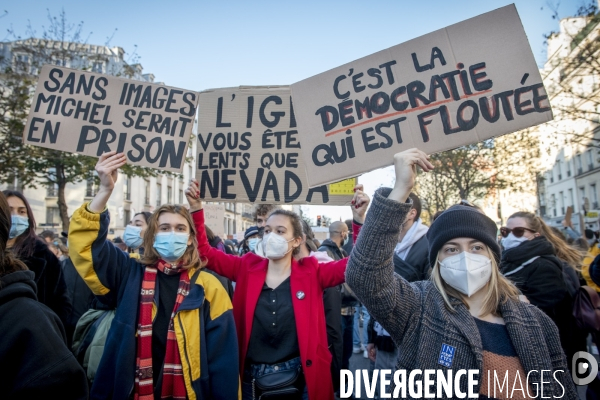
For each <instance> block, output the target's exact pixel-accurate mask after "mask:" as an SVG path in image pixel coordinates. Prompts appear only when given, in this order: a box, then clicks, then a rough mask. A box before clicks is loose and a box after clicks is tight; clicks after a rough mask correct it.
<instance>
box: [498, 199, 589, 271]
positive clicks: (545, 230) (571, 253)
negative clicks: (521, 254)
mask: <svg viewBox="0 0 600 400" xmlns="http://www.w3.org/2000/svg"><path fill="white" fill-rule="evenodd" d="M511 218H523V219H524V220H525V221H527V225H529V226H526V227H525V228H529V229H533V230H534V231H536V232H537V233H539V234H540V235H542V236H544V237H545V238H546V239H548V241H549V242H550V243H552V246H554V250H556V257H558V258H559V259H561V260H562V261H564V262H566V263H567V264H569V265H570V266H571V267H573V268H575V269H579V268H580V267H581V263H582V261H583V254H582V253H581V252H580V251H579V250H577V249H575V248H573V247H571V246H569V244H568V243H567V242H566V241H565V240H564V239H563V238H562V237H560V236H558V235H557V234H556V233H554V231H553V230H552V228H551V227H549V226H548V225H547V224H546V223H545V222H544V220H543V219H541V218H540V217H538V216H537V215H535V214H533V213H530V212H526V211H519V212H516V213H514V214H513V215H511V216H510V217H508V219H511Z"/></svg>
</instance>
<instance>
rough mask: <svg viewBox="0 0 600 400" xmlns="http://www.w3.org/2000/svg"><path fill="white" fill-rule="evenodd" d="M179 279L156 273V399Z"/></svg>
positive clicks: (154, 364)
mask: <svg viewBox="0 0 600 400" xmlns="http://www.w3.org/2000/svg"><path fill="white" fill-rule="evenodd" d="M185 273H187V272H185ZM180 278H181V276H180V274H175V275H167V274H164V273H162V272H160V271H157V272H156V281H157V282H156V290H157V294H156V295H157V297H158V304H157V305H156V317H155V318H154V321H153V323H152V379H154V388H155V389H154V394H155V395H156V393H158V398H160V394H161V389H162V378H161V377H162V369H163V368H162V367H163V362H164V361H165V351H166V349H167V332H168V331H169V322H170V321H171V314H173V307H175V300H177V289H179V279H180ZM159 378H161V379H159Z"/></svg>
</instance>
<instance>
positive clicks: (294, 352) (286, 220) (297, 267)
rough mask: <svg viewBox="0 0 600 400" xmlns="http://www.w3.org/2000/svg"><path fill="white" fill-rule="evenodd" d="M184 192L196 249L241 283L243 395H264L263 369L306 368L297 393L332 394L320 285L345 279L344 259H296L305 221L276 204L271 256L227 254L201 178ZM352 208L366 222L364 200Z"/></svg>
mask: <svg viewBox="0 0 600 400" xmlns="http://www.w3.org/2000/svg"><path fill="white" fill-rule="evenodd" d="M186 196H187V199H188V202H189V203H190V211H191V212H192V216H193V218H194V222H195V224H196V229H197V231H198V232H199V237H198V250H199V252H200V254H201V256H202V257H203V258H205V259H206V260H207V267H208V268H210V269H211V270H213V271H215V272H216V273H218V274H220V275H223V276H225V277H227V278H229V279H231V280H232V281H234V282H236V287H235V295H234V297H233V314H234V318H235V322H236V328H237V333H238V343H239V349H240V374H241V377H242V382H243V383H242V398H243V399H244V400H245V399H252V398H253V397H255V398H259V396H260V390H259V388H258V385H257V383H256V382H254V381H255V380H256V379H258V378H260V377H261V376H263V375H265V374H269V373H274V372H277V373H281V371H284V370H289V369H301V371H302V372H303V374H300V379H299V381H298V390H299V392H300V395H299V396H298V397H297V398H304V399H306V398H307V395H308V398H309V399H310V400H331V399H333V386H332V382H331V374H330V364H331V353H330V352H329V350H328V344H327V332H326V327H325V314H324V310H323V290H324V289H327V288H329V287H333V286H336V285H339V284H341V283H343V282H344V280H345V278H344V273H345V271H346V263H347V259H343V260H340V261H334V262H329V263H319V262H318V261H317V260H316V259H315V258H314V257H305V258H303V259H301V260H299V261H296V260H294V258H293V257H292V255H293V254H295V253H297V252H298V251H299V246H300V244H301V243H302V227H301V225H300V219H299V217H298V215H297V214H295V213H293V212H290V211H286V210H276V211H275V212H273V213H272V214H271V215H270V216H269V219H268V220H267V225H266V226H265V231H264V237H263V241H262V245H263V246H264V250H265V255H266V257H267V258H263V257H260V256H257V255H256V254H254V253H247V254H245V255H244V256H243V257H237V256H233V255H228V254H225V253H223V252H220V251H218V250H216V249H214V248H212V247H210V245H209V244H208V241H207V240H206V235H205V233H204V232H205V230H204V212H203V211H202V201H201V200H200V190H199V188H198V182H197V181H196V180H192V183H191V185H190V187H189V188H188V189H187V190H186ZM353 211H354V214H355V219H357V222H362V221H361V219H362V218H363V217H364V212H365V211H366V202H365V204H364V206H363V205H362V202H361V205H359V207H356V206H355V207H354V208H353ZM302 375H303V376H302ZM253 382H254V384H253ZM304 382H305V384H304ZM253 389H254V394H253ZM286 398H294V397H286Z"/></svg>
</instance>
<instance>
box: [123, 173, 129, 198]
mask: <svg viewBox="0 0 600 400" xmlns="http://www.w3.org/2000/svg"><path fill="white" fill-rule="evenodd" d="M123 192H124V195H125V200H131V177H129V176H127V175H125V183H124V184H123Z"/></svg>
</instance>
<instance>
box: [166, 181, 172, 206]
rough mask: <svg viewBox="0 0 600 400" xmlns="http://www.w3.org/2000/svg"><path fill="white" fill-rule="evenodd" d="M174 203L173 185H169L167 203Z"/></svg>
mask: <svg viewBox="0 0 600 400" xmlns="http://www.w3.org/2000/svg"><path fill="white" fill-rule="evenodd" d="M172 203H173V188H172V187H171V185H168V186H167V204H172Z"/></svg>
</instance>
